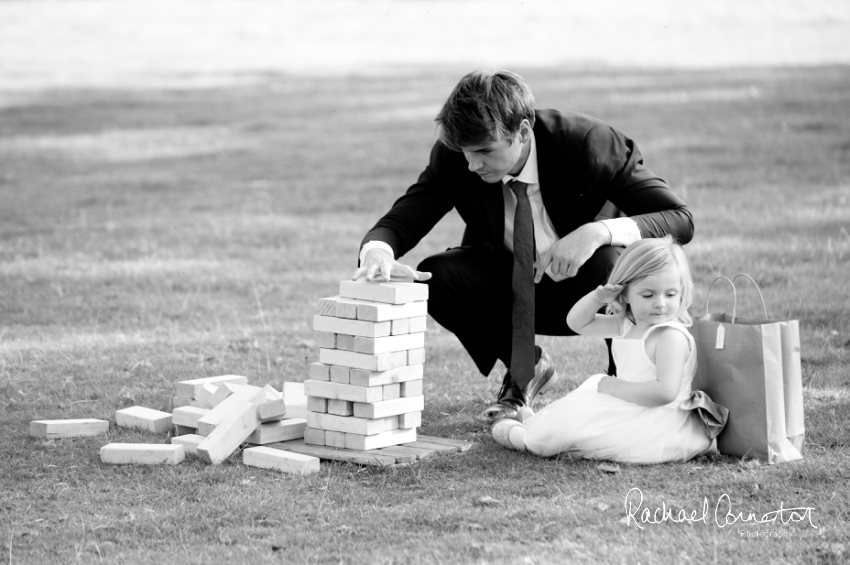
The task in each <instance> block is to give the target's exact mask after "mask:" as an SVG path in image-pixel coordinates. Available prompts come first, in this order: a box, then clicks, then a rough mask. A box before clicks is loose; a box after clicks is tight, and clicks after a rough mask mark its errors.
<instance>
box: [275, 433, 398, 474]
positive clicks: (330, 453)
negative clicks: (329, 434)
mask: <svg viewBox="0 0 850 565" xmlns="http://www.w3.org/2000/svg"><path fill="white" fill-rule="evenodd" d="M307 429H308V430H309V429H310V428H307ZM308 443H309V442H307V438H306V437H305V438H304V441H299V440H295V441H287V442H284V443H278V444H275V445H270V446H269V447H271V448H272V449H283V450H286V451H294V452H296V453H304V454H305V455H312V456H313V457H318V458H320V459H327V460H330V461H345V462H347V463H357V464H359V465H374V466H378V467H386V466H389V465H395V463H396V458H395V457H394V456H390V455H382V454H380V453H378V452H377V451H373V452H371V453H367V452H362V451H349V450H347V449H334V448H332V447H322V446H319V445H309V444H308Z"/></svg>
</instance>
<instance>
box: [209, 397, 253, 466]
mask: <svg viewBox="0 0 850 565" xmlns="http://www.w3.org/2000/svg"><path fill="white" fill-rule="evenodd" d="M260 391H261V392H262V389H260ZM238 392H239V391H237V392H236V393H234V394H233V395H231V396H230V398H233V397H234V396H235V395H236V394H238ZM228 400H230V399H229V398H228ZM219 406H221V405H219ZM216 408H217V407H216ZM259 425H260V420H259V418H257V405H256V404H254V403H253V402H249V401H241V402H240V403H239V404H238V405H236V406H234V407H233V408H232V410H230V412H229V415H228V416H227V417H226V418H225V419H224V420H222V421H221V422H220V423H219V424H218V425H217V426H216V427H215V429H214V430H213V431H212V432H210V433H209V434H208V435H207V436H206V439H204V441H202V442H201V443H200V444H199V445H198V456H199V457H200V458H201V459H203V460H204V461H206V462H207V463H209V464H211V465H217V464H219V463H221V462H222V461H224V460H225V459H227V458H228V457H230V454H231V453H233V452H234V451H235V450H236V448H238V447H239V446H240V445H241V444H242V443H243V442H244V441H245V440H247V439H248V437H249V436H250V435H251V434H252V433H254V430H256V429H257V428H258V427H259Z"/></svg>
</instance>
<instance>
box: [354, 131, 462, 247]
mask: <svg viewBox="0 0 850 565" xmlns="http://www.w3.org/2000/svg"><path fill="white" fill-rule="evenodd" d="M446 151H448V149H447V148H445V147H444V146H443V145H442V144H441V143H439V142H438V143H436V144H435V145H434V148H433V149H432V150H431V158H430V161H429V163H428V166H427V167H425V170H424V171H423V172H422V174H420V175H419V179H418V180H417V181H416V183H415V184H413V186H411V187H410V188H409V189H408V190H407V192H406V193H405V194H404V195H402V196H401V197H400V198H399V199H398V200H396V201H395V203H394V204H393V205H392V208H390V210H389V211H388V212H387V213H386V214H384V216H383V217H382V218H381V219H380V220H378V222H377V223H376V224H375V225H374V226H373V227H372V229H371V230H369V232H368V233H367V234H366V237H364V238H363V241H362V242H361V243H360V247H361V248H362V247H363V245H364V244H365V243H366V242H368V241H383V242H385V243H387V244H389V246H390V247H392V249H393V251H394V252H395V256H396V259H398V258H399V257H401V256H402V255H404V254H405V253H407V252H408V251H410V250H411V249H413V248H414V247H415V246H416V244H417V243H419V241H420V240H421V239H422V238H423V237H425V235H426V234H427V233H428V232H429V231H431V228H433V227H434V226H435V225H437V223H438V222H439V221H440V219H442V217H443V216H445V215H446V214H447V213H448V212H449V211H450V210H451V209H452V208H453V207H454V204H453V202H452V199H451V198H450V196H449V194H448V191H447V189H446V186H445V183H444V182H442V181H441V179H440V176H439V175H438V173H437V171H439V170H440V168H441V161H443V160H444V157H443V155H444V154H445V152H446Z"/></svg>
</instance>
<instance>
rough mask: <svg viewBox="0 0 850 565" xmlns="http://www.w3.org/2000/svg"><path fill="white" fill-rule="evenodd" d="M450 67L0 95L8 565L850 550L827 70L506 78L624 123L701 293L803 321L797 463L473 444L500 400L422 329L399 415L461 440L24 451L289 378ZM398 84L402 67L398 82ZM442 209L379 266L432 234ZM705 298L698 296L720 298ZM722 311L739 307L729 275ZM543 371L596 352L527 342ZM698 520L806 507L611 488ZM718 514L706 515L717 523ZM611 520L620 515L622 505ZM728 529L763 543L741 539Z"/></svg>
mask: <svg viewBox="0 0 850 565" xmlns="http://www.w3.org/2000/svg"><path fill="white" fill-rule="evenodd" d="M466 70H467V69H451V68H446V69H423V70H422V71H421V72H420V73H419V74H416V75H415V76H414V78H410V77H409V76H406V77H404V78H397V79H396V78H388V77H368V78H361V77H357V76H350V77H339V78H327V79H320V78H311V79H301V78H298V79H296V78H292V77H288V76H277V75H269V76H268V77H266V80H264V81H263V82H261V83H260V84H259V85H252V86H248V87H245V86H237V87H231V88H226V87H222V88H214V89H206V90H204V89H196V90H162V91H155V90H151V89H144V90H123V91H120V90H63V91H43V92H38V93H35V92H34V93H32V94H31V95H30V96H29V97H27V96H22V95H20V93H18V94H16V96H15V97H14V98H12V97H9V98H8V99H4V98H2V93H0V103H2V104H0V162H2V167H0V392H2V395H1V396H0V411H2V412H0V414H2V439H0V442H2V443H0V446H2V449H0V478H2V489H0V523H2V528H0V539H2V540H3V544H4V545H3V547H4V548H5V550H4V552H3V553H5V554H6V557H7V558H8V561H10V562H13V563H68V562H116V563H162V562H181V563H183V562H185V563H206V562H234V563H265V562H284V563H566V562H587V563H597V562H603V563H690V562H709V563H714V562H717V563H734V562H753V563H761V562H776V563H785V562H787V563H840V562H843V561H845V560H846V559H847V558H848V555H850V549H848V547H847V543H848V534H847V531H848V521H849V520H848V518H850V514H848V510H847V507H846V504H845V500H846V498H847V496H848V494H850V489H848V487H847V479H848V455H850V433H848V426H847V424H846V418H847V414H848V412H849V411H850V392H848V385H850V376H848V373H850V371H848V368H849V367H848V361H847V359H848V347H850V321H848V320H850V307H848V295H850V294H848V283H847V278H848V268H847V267H848V259H849V258H850V235H848V229H850V203H849V202H848V199H850V144H848V142H847V140H848V139H850V125H848V124H847V123H846V121H842V116H845V115H847V112H848V110H850V94H848V92H850V89H848V87H849V86H850V70H849V69H847V68H846V67H827V68H812V69H793V68H790V69H755V70H752V69H748V70H725V71H701V72H686V71H675V72H674V71H669V72H667V71H652V72H649V71H647V72H642V71H641V72H638V71H633V70H601V71H581V72H579V71H574V70H568V69H557V68H552V69H517V70H518V71H519V72H520V73H521V74H523V75H524V76H525V77H526V78H527V79H528V80H529V82H530V83H531V85H532V87H533V88H534V91H535V94H536V96H537V100H538V103H539V105H540V106H541V107H559V108H564V109H574V110H579V111H582V112H586V113H589V114H593V115H595V116H598V117H600V118H602V119H604V120H606V121H608V122H609V123H611V124H613V125H614V126H616V127H618V128H619V129H621V130H622V131H624V132H626V133H627V134H629V135H631V136H632V137H633V138H635V139H636V140H637V141H638V144H639V145H640V147H641V149H642V151H643V153H644V156H645V158H646V162H647V164H648V165H649V166H650V168H652V169H653V170H654V171H656V172H657V173H659V174H660V175H661V176H663V177H664V178H666V179H667V180H668V181H669V182H670V183H671V185H672V186H674V187H675V188H676V190H677V191H678V192H679V193H680V194H681V195H682V196H683V197H684V198H685V199H686V200H687V201H688V203H689V205H690V206H691V209H692V210H693V212H694V214H695V218H696V224H697V236H696V239H695V240H694V242H693V243H692V244H690V245H689V246H688V248H687V250H688V253H689V255H690V257H691V260H692V263H693V267H694V273H695V278H696V283H697V299H696V301H695V304H694V311H695V313H697V314H702V312H703V311H704V310H703V309H704V303H705V298H706V296H705V294H706V289H707V287H708V285H709V283H710V282H711V281H712V280H713V279H714V277H715V276H717V275H719V274H726V275H731V274H736V273H738V272H745V273H748V274H750V275H752V276H753V277H754V278H755V279H756V280H757V281H758V283H759V285H760V286H761V289H762V291H763V292H764V296H765V299H766V301H767V305H768V308H769V309H770V312H771V314H772V315H773V316H775V317H781V318H795V319H799V320H800V321H801V328H802V340H803V350H802V357H803V377H804V384H805V406H806V424H807V453H806V458H805V459H804V460H802V461H800V462H796V463H790V464H783V465H776V466H768V465H762V464H758V463H756V462H752V461H739V460H736V459H733V458H727V457H719V458H701V459H698V460H695V461H693V462H690V463H687V464H681V465H659V466H650V467H628V466H624V467H621V470H620V472H619V473H616V474H608V473H605V472H603V471H601V470H599V468H598V465H597V463H594V462H587V461H569V460H557V459H550V460H543V459H536V458H533V457H529V456H525V455H522V454H516V453H512V452H506V451H504V450H502V449H500V448H499V447H498V446H496V445H494V444H493V442H492V441H491V440H490V439H489V437H488V434H487V433H486V430H484V429H483V428H482V427H481V426H480V425H479V424H477V423H476V422H475V421H474V419H473V417H474V415H475V414H476V413H477V412H478V411H479V410H480V409H481V408H482V407H483V406H484V405H486V403H487V402H488V401H489V400H491V399H492V398H493V396H494V395H495V393H496V391H497V389H498V385H499V382H498V379H497V378H495V377H497V376H498V375H499V374H500V368H497V370H496V371H494V375H493V376H492V377H493V378H491V379H484V378H481V377H480V376H479V375H477V374H476V371H475V369H474V367H473V366H472V364H471V362H470V361H469V359H468V358H467V357H466V355H465V354H464V353H463V351H462V349H461V348H460V346H459V345H458V343H457V341H456V339H455V338H454V337H453V336H452V335H450V334H448V333H447V332H445V331H443V330H441V329H440V328H439V327H438V326H437V325H436V324H434V323H433V321H429V330H428V337H427V340H428V341H427V343H428V362H427V365H426V390H425V394H426V398H427V405H426V410H425V414H424V422H423V428H422V432H423V433H425V434H429V435H442V436H445V437H456V438H462V439H469V440H474V441H478V442H479V443H480V445H479V446H478V448H477V449H476V450H474V451H472V452H470V453H468V454H466V455H463V456H458V457H453V458H441V459H437V460H429V461H425V462H422V463H419V464H417V465H414V466H410V467H401V468H393V469H375V468H361V467H358V466H354V465H347V464H331V463H323V465H322V471H321V472H320V473H319V474H318V475H314V476H310V477H293V476H284V475H279V474H275V473H272V472H267V471H263V470H259V469H253V468H248V467H245V466H244V465H242V464H241V458H240V457H239V456H238V455H237V456H234V457H232V458H231V459H230V460H229V461H228V462H226V463H225V464H223V465H220V466H215V467H210V466H206V465H204V464H203V463H201V462H199V461H198V460H195V459H190V460H189V461H188V462H186V463H184V464H182V465H180V466H177V467H173V468H172V467H169V468H160V467H156V468H145V467H113V466H105V465H102V464H101V463H100V461H99V457H98V449H99V447H100V446H101V445H103V444H105V443H107V442H111V441H154V442H160V441H167V438H165V437H154V436H150V435H147V434H143V433H139V432H130V431H127V430H123V429H118V428H114V427H113V429H112V430H110V432H109V433H108V435H107V436H106V437H99V438H88V439H72V440H61V441H42V440H36V439H33V438H30V437H29V436H28V424H29V422H30V421H31V420H34V419H52V418H77V417H97V418H112V417H113V414H114V411H115V410H116V409H117V408H120V407H123V406H128V405H134V404H141V405H145V406H150V407H152V408H161V409H168V407H169V403H170V396H171V389H172V386H173V383H174V382H175V381H178V380H183V379H187V378H194V377H198V376H203V375H214V374H222V373H238V374H245V375H247V376H248V377H249V379H250V380H251V382H254V383H257V384H265V383H273V384H279V383H280V381H281V380H293V381H301V380H303V379H304V378H305V377H306V372H307V371H306V368H307V364H308V363H309V362H311V361H314V360H315V359H316V357H317V354H316V351H315V348H314V347H313V346H312V335H311V334H312V332H311V330H310V320H311V315H312V311H313V308H314V304H315V301H316V300H317V299H318V298H319V297H322V296H327V295H331V294H334V293H335V288H336V284H337V282H338V281H339V280H340V279H342V278H345V277H346V276H348V275H349V274H350V272H351V271H352V270H353V268H354V267H355V262H356V253H357V247H358V245H359V241H360V238H361V236H362V234H363V233H364V232H365V230H366V229H367V228H368V227H369V226H370V225H371V223H372V222H374V221H375V220H376V219H377V217H378V216H379V215H380V214H381V213H383V211H384V210H385V209H386V208H387V207H388V206H389V204H390V203H391V202H392V200H393V199H394V198H395V197H396V196H397V195H399V194H401V192H402V191H403V190H404V189H405V188H406V187H407V186H408V185H409V184H410V183H411V182H412V181H413V180H414V179H415V177H416V176H417V175H418V174H419V172H420V170H421V168H422V167H423V166H424V165H425V163H426V160H427V155H428V150H429V148H430V146H431V144H432V142H433V139H434V136H433V125H432V123H431V121H430V120H431V118H432V117H433V115H434V114H435V113H436V111H437V110H438V108H439V105H440V103H441V102H442V99H443V98H444V97H445V95H446V94H447V92H448V91H449V89H450V88H451V86H452V85H453V84H454V82H455V81H456V80H457V78H458V77H459V76H460V75H461V74H462V73H463V72H465V71H466ZM409 74H410V73H409ZM461 232H462V226H461V224H460V222H459V221H458V220H457V218H456V217H454V216H449V217H448V218H447V219H446V220H445V221H444V222H443V223H442V224H441V225H440V226H439V227H438V228H437V229H436V230H434V232H433V233H432V234H430V235H429V236H428V238H426V240H424V241H423V242H422V244H421V245H420V246H419V248H417V249H416V250H415V252H413V253H411V255H410V257H408V258H406V260H407V261H408V262H410V263H412V264H416V263H417V262H418V260H420V259H422V258H424V257H425V256H427V255H428V254H429V253H433V252H435V251H439V250H442V249H444V248H446V247H449V246H452V245H455V244H456V242H457V241H459V239H460V234H461ZM723 290H724V289H722V288H719V289H718V291H717V293H716V295H715V294H714V293H713V294H712V300H711V304H712V310H720V309H722V310H727V311H728V310H729V308H730V306H731V305H730V304H729V300H728V298H727V297H726V296H724V294H725V293H724V292H723ZM740 294H741V302H742V304H741V306H740V308H741V309H742V311H744V312H747V313H754V312H755V311H757V307H758V305H757V302H756V300H757V298H756V297H755V295H754V294H753V293H752V291H750V290H742V291H741V293H740ZM541 342H542V343H544V344H545V345H546V346H547V348H548V349H549V350H550V351H551V352H552V354H553V357H554V359H555V361H556V363H557V364H558V366H559V368H560V370H561V372H562V374H565V375H566V376H567V377H569V378H570V380H568V381H566V382H563V383H562V384H559V385H558V389H557V391H556V393H555V394H554V395H551V396H550V397H549V398H548V399H547V400H551V398H557V397H558V396H560V395H561V394H564V393H565V392H567V391H568V390H569V389H570V388H571V387H574V386H575V383H576V382H580V380H581V379H583V378H585V377H587V376H588V375H590V374H591V373H593V372H595V371H597V370H599V369H600V368H601V367H602V363H603V354H604V349H603V347H602V345H601V344H600V343H597V342H595V341H592V340H585V339H583V338H571V339H556V338H550V337H542V338H541ZM632 488H639V489H641V491H642V493H643V495H644V498H645V507H649V508H650V509H654V508H656V507H660V506H661V505H662V503H664V504H666V505H667V507H672V508H674V509H676V510H679V509H685V510H687V511H688V512H690V511H701V509H702V504H703V501H704V500H708V501H709V503H710V506H711V511H712V513H713V509H714V505H715V504H716V502H717V501H718V499H719V498H720V497H721V495H723V494H727V495H728V496H729V497H730V500H731V502H732V505H733V508H734V509H735V512H739V511H740V512H744V513H745V514H747V513H749V512H755V513H757V514H759V515H761V514H764V513H766V512H771V511H773V510H776V509H778V508H779V507H780V504H781V505H784V507H785V508H788V507H812V508H813V509H814V510H813V511H812V513H811V515H812V522H813V524H814V525H816V526H817V528H814V527H811V525H809V524H808V523H805V522H803V523H790V524H785V525H783V524H781V523H776V524H764V525H761V526H756V525H748V526H741V525H740V524H735V525H729V526H726V527H720V526H718V525H717V524H716V523H714V520H713V518H714V517H713V514H711V515H710V516H709V517H708V519H707V522H708V523H702V522H696V523H694V524H680V523H672V522H670V521H668V522H666V523H663V524H645V528H644V529H642V530H641V529H639V528H637V527H636V526H635V524H631V526H630V527H627V526H626V524H625V523H624V519H626V517H627V513H626V507H625V502H626V495H627V493H628V492H629V490H630V489H632ZM721 519H722V518H721ZM625 521H626V522H627V521H628V520H625ZM740 530H746V531H749V532H755V531H759V530H760V531H764V532H767V531H773V532H781V533H783V535H789V536H790V537H789V538H782V539H770V538H746V537H743V536H742V535H741V534H740Z"/></svg>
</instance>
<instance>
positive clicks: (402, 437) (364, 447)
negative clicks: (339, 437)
mask: <svg viewBox="0 0 850 565" xmlns="http://www.w3.org/2000/svg"><path fill="white" fill-rule="evenodd" d="M412 441H416V429H415V428H410V429H407V430H390V431H388V432H381V433H379V434H375V435H371V436H364V435H359V434H345V448H346V449H356V450H361V451H368V450H370V449H378V448H380V447H388V446H390V445H398V444H400V443H408V442H412Z"/></svg>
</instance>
